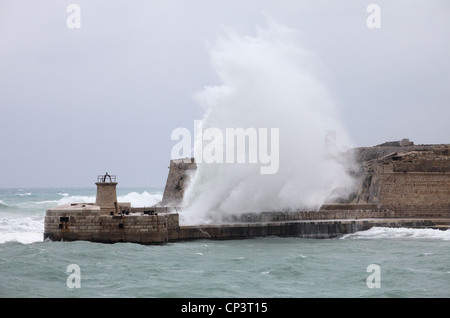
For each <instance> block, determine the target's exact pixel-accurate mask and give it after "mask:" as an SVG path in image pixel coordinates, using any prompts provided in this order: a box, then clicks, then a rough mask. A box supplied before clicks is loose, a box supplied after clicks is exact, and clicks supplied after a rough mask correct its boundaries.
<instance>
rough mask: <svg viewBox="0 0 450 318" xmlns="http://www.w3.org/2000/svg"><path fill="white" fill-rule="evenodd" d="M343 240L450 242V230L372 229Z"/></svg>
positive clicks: (348, 236)
mask: <svg viewBox="0 0 450 318" xmlns="http://www.w3.org/2000/svg"><path fill="white" fill-rule="evenodd" d="M341 239H431V240H443V241H450V230H446V231H442V230H437V229H410V228H390V227H372V228H371V229H369V230H367V231H359V232H356V233H352V234H346V235H344V236H342V237H341Z"/></svg>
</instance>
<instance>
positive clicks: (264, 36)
mask: <svg viewBox="0 0 450 318" xmlns="http://www.w3.org/2000/svg"><path fill="white" fill-rule="evenodd" d="M267 24H268V26H267V28H265V29H263V28H257V30H256V31H257V32H256V36H246V35H240V34H237V33H234V32H232V31H229V30H228V31H227V33H226V36H224V37H221V38H219V39H218V40H217V41H216V42H215V43H214V44H212V45H211V46H210V56H211V61H212V66H213V68H214V70H215V71H216V73H217V75H218V76H219V78H220V80H221V81H222V84H221V85H219V86H210V87H205V88H204V89H203V90H202V91H201V92H199V93H198V94H197V95H196V96H195V98H196V100H197V101H198V102H199V104H200V105H201V106H202V107H204V109H205V115H204V118H203V120H202V126H203V127H202V129H203V130H206V129H209V128H214V129H216V130H217V129H218V130H220V131H222V134H223V135H225V131H226V129H227V128H230V127H231V128H237V127H241V128H242V129H248V128H255V129H261V128H267V129H270V128H277V129H279V140H278V142H279V144H278V145H277V146H278V151H279V154H278V158H279V169H278V171H277V172H276V173H274V174H261V173H260V166H261V165H260V164H252V163H245V164H239V163H235V164H223V163H207V164H205V163H202V164H199V165H198V168H197V171H196V174H195V177H194V178H193V179H192V182H191V184H190V186H189V187H188V188H187V190H186V192H185V198H184V202H183V204H184V209H185V211H184V213H183V214H182V215H181V220H180V221H181V222H182V223H208V222H212V221H214V222H220V221H223V220H225V219H226V218H227V216H229V215H230V214H239V213H242V212H260V211H268V210H270V211H277V210H292V209H308V210H311V209H318V208H319V207H320V206H321V205H322V204H323V203H324V202H326V200H329V199H332V198H336V197H338V196H346V195H348V193H349V192H350V191H351V189H352V185H353V180H352V178H351V177H350V176H349V174H348V173H347V171H346V169H345V164H344V163H343V162H342V160H343V159H342V158H343V157H342V156H341V154H342V153H343V151H344V150H345V149H344V148H345V147H342V146H341V147H338V146H336V145H335V144H334V145H333V144H332V143H326V142H325V140H326V139H327V137H329V136H330V132H333V133H331V135H333V134H334V135H335V136H336V137H337V140H338V141H339V143H340V144H342V145H345V146H347V147H349V146H351V141H350V139H349V136H348V134H347V132H346V130H345V128H344V127H343V125H342V123H341V121H340V119H339V115H338V110H337V107H336V104H335V102H334V101H333V99H332V97H331V96H330V94H329V92H328V91H327V88H326V86H325V85H324V83H323V82H322V81H321V80H320V79H319V77H320V75H321V74H323V65H322V63H321V62H320V60H319V59H318V57H317V56H316V55H315V54H313V53H312V52H310V51H308V50H306V49H304V48H303V47H302V46H301V45H300V43H299V42H300V41H299V33H298V32H297V31H295V30H292V29H290V28H288V27H285V26H282V25H280V24H278V23H276V22H275V21H273V20H272V19H270V18H268V23H267ZM332 139H333V138H331V140H332ZM204 142H205V141H204V139H202V138H200V137H199V136H196V139H195V144H194V154H195V155H196V156H197V154H198V152H196V151H195V149H199V148H204ZM268 147H269V148H270V145H268ZM272 149H275V147H272ZM247 151H248V148H247ZM247 157H248V154H247Z"/></svg>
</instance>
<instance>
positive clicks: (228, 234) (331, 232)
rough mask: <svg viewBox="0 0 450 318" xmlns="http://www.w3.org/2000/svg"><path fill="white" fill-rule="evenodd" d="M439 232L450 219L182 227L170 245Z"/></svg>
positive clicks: (319, 221) (258, 223)
mask: <svg viewBox="0 0 450 318" xmlns="http://www.w3.org/2000/svg"><path fill="white" fill-rule="evenodd" d="M374 226H380V227H408V228H424V227H425V228H439V229H447V228H449V227H450V219H396V218H389V219H373V218H371V219H337V220H314V221H312V220H304V221H286V222H267V223H265V222H256V223H240V224H221V225H191V226H181V227H180V229H179V235H178V237H172V239H171V240H169V241H178V240H192V239H222V240H226V239H244V238H252V237H264V236H279V237H302V238H315V239H317V238H334V237H339V236H342V235H344V234H349V233H354V232H357V231H364V230H368V229H370V228H371V227H374Z"/></svg>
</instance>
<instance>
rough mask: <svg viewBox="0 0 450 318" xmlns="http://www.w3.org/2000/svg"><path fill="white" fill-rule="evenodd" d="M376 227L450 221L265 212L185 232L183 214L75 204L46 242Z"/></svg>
mask: <svg viewBox="0 0 450 318" xmlns="http://www.w3.org/2000/svg"><path fill="white" fill-rule="evenodd" d="M374 213H376V214H377V216H374ZM355 216H356V217H355ZM363 216H364V217H363ZM373 226H382V227H428V228H430V227H443V228H448V227H450V217H447V218H417V217H416V218H396V217H395V213H394V212H392V211H369V210H367V211H363V210H328V211H319V212H317V211H298V212H263V213H246V214H243V215H242V216H241V217H240V219H236V220H234V222H233V223H227V224H215V225H181V226H180V225H179V215H178V213H155V214H141V213H130V214H128V215H120V216H117V215H102V214H101V213H100V208H99V207H98V206H94V205H86V204H71V205H65V206H61V207H57V208H53V209H49V210H47V215H46V217H45V229H44V239H50V240H53V241H76V240H85V241H92V242H101V243H116V242H131V243H140V244H162V243H167V242H176V241H186V240H194V239H219V240H224V239H243V238H252V237H264V236H280V237H303V238H333V237H338V236H341V235H344V234H348V233H354V232H356V231H363V230H367V229H370V228H371V227H373Z"/></svg>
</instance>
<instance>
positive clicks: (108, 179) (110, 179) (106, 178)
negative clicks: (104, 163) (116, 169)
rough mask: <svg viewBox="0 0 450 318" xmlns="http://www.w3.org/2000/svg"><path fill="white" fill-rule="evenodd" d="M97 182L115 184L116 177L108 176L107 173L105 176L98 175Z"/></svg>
mask: <svg viewBox="0 0 450 318" xmlns="http://www.w3.org/2000/svg"><path fill="white" fill-rule="evenodd" d="M97 182H102V183H106V182H116V176H112V175H109V174H108V172H107V173H106V174H105V175H98V176H97Z"/></svg>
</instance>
